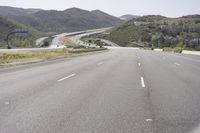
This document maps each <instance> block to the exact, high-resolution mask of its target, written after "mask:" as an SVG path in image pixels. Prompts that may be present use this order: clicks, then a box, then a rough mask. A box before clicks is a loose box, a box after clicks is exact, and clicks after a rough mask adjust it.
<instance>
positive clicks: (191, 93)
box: [0, 48, 200, 133]
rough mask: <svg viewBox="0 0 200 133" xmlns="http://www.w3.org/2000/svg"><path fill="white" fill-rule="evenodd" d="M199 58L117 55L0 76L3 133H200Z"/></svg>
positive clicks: (22, 68)
mask: <svg viewBox="0 0 200 133" xmlns="http://www.w3.org/2000/svg"><path fill="white" fill-rule="evenodd" d="M199 124H200V57H199V56H191V55H180V54H173V53H165V52H154V51H143V50H136V49H129V48H115V49H111V50H109V51H107V52H103V53H98V54H92V55H86V56H81V57H75V58H68V59H67V58H66V59H59V60H56V61H48V62H43V63H36V64H29V65H24V66H17V67H12V68H1V69H0V133H199V132H200V130H199V126H200V125H199Z"/></svg>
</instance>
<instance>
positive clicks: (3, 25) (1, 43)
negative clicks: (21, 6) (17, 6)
mask: <svg viewBox="0 0 200 133" xmlns="http://www.w3.org/2000/svg"><path fill="white" fill-rule="evenodd" d="M15 28H22V29H25V30H27V31H28V34H27V35H26V36H24V37H16V36H15V34H13V35H11V36H10V37H9V43H10V45H11V46H12V47H35V40H36V38H38V37H41V36H42V35H43V33H42V32H40V31H38V30H36V29H34V28H32V27H30V26H26V25H24V24H22V23H19V22H17V21H16V20H13V19H10V18H5V17H0V29H1V32H0V48H6V41H5V39H6V36H7V34H8V33H10V32H11V31H12V30H14V29H15Z"/></svg>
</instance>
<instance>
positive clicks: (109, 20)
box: [91, 10, 122, 26]
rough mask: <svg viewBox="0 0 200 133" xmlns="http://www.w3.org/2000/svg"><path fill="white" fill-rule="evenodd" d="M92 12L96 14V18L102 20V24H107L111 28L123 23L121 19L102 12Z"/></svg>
mask: <svg viewBox="0 0 200 133" xmlns="http://www.w3.org/2000/svg"><path fill="white" fill-rule="evenodd" d="M91 12H92V14H95V15H96V16H98V17H99V18H101V21H102V22H107V24H109V25H111V26H115V25H118V24H119V23H121V22H122V21H121V20H119V18H117V17H113V16H111V15H109V14H107V13H105V12H102V11H100V10H93V11H91Z"/></svg>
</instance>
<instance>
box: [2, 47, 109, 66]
mask: <svg viewBox="0 0 200 133" xmlns="http://www.w3.org/2000/svg"><path fill="white" fill-rule="evenodd" d="M101 50H106V49H105V48H101V49H77V50H68V49H60V50H47V51H20V52H2V53H0V66H9V65H18V64H26V63H31V62H38V61H44V60H49V59H57V58H64V57H71V56H74V55H79V54H83V53H88V52H95V51H101Z"/></svg>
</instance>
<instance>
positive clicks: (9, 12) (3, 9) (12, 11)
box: [0, 6, 42, 16]
mask: <svg viewBox="0 0 200 133" xmlns="http://www.w3.org/2000/svg"><path fill="white" fill-rule="evenodd" d="M41 10H42V9H23V8H16V7H9V6H0V16H24V15H29V14H33V13H36V12H38V11H41Z"/></svg>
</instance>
